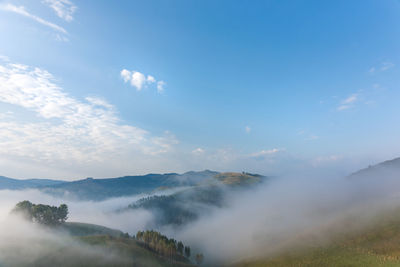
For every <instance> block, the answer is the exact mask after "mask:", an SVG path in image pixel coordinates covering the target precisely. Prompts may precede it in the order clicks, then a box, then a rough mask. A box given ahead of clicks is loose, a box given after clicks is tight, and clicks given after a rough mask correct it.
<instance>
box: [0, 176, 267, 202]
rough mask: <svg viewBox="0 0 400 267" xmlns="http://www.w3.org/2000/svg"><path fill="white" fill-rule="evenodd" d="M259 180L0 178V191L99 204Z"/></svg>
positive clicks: (173, 177)
mask: <svg viewBox="0 0 400 267" xmlns="http://www.w3.org/2000/svg"><path fill="white" fill-rule="evenodd" d="M262 177H263V176H260V175H256V174H249V173H233V172H227V173H219V172H215V171H210V170H205V171H199V172H195V171H190V172H186V173H183V174H178V173H165V174H147V175H137V176H124V177H118V178H103V179H93V178H86V179H82V180H77V181H71V182H69V181H57V180H48V179H28V180H18V179H12V178H7V177H0V190H1V189H11V190H19V189H28V188H36V189H39V190H41V191H42V192H44V193H48V194H51V195H55V196H64V197H69V198H77V199H83V200H95V201H100V200H104V199H107V198H111V197H121V196H129V195H135V194H142V193H143V194H146V193H151V192H153V191H155V190H159V189H160V190H161V189H168V188H176V187H179V186H189V187H192V186H197V185H215V184H225V185H229V186H236V185H239V186H241V185H251V184H256V183H257V182H260V181H261V179H262Z"/></svg>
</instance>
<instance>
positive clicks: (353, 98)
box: [337, 94, 359, 111]
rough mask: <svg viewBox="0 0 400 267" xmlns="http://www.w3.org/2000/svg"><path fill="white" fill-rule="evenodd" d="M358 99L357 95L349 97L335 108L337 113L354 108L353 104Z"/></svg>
mask: <svg viewBox="0 0 400 267" xmlns="http://www.w3.org/2000/svg"><path fill="white" fill-rule="evenodd" d="M358 97H359V95H358V94H351V95H349V96H348V97H347V98H345V99H343V100H342V101H341V102H340V104H339V106H338V107H337V111H343V110H346V109H350V108H352V107H354V104H355V103H356V102H357V100H358Z"/></svg>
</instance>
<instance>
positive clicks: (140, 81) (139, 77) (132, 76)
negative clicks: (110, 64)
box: [120, 69, 166, 93]
mask: <svg viewBox="0 0 400 267" xmlns="http://www.w3.org/2000/svg"><path fill="white" fill-rule="evenodd" d="M120 75H121V78H122V79H123V81H124V82H125V83H128V82H129V83H130V85H131V86H132V87H134V88H136V90H137V91H141V90H142V89H143V88H145V87H146V86H149V85H151V84H154V83H155V84H156V88H157V92H158V93H162V92H164V89H165V85H166V83H165V82H164V81H161V80H160V81H157V80H156V79H155V78H154V76H152V75H147V76H146V75H144V74H143V73H141V72H139V71H130V70H127V69H123V70H121V72H120Z"/></svg>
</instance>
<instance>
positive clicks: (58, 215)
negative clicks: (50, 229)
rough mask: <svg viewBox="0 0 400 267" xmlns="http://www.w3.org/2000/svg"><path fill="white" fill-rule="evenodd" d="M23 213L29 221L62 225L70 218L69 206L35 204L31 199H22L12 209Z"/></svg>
mask: <svg viewBox="0 0 400 267" xmlns="http://www.w3.org/2000/svg"><path fill="white" fill-rule="evenodd" d="M12 212H14V213H19V214H22V216H23V217H24V218H26V219H28V220H29V221H34V222H37V223H40V224H44V225H60V224H63V223H64V222H65V221H66V220H67V218H68V206H67V205H65V204H61V205H60V206H59V207H56V206H49V205H43V204H33V203H31V202H30V201H27V200H25V201H21V202H19V203H17V205H15V207H14V209H13V210H12Z"/></svg>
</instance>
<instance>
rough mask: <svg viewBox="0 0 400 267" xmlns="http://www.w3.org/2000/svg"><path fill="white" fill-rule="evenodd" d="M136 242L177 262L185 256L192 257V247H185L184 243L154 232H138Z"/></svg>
mask: <svg viewBox="0 0 400 267" xmlns="http://www.w3.org/2000/svg"><path fill="white" fill-rule="evenodd" d="M136 240H138V241H140V242H142V243H143V245H144V246H145V247H146V248H148V249H150V250H153V251H155V252H157V253H158V254H161V255H163V256H165V257H168V258H170V259H172V260H177V259H179V256H183V255H185V256H186V257H187V258H189V257H190V247H188V246H184V245H183V243H182V241H179V242H178V241H176V240H175V239H173V238H168V237H166V236H165V235H162V234H161V233H159V232H156V231H153V230H151V231H149V230H147V231H139V232H137V234H136Z"/></svg>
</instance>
